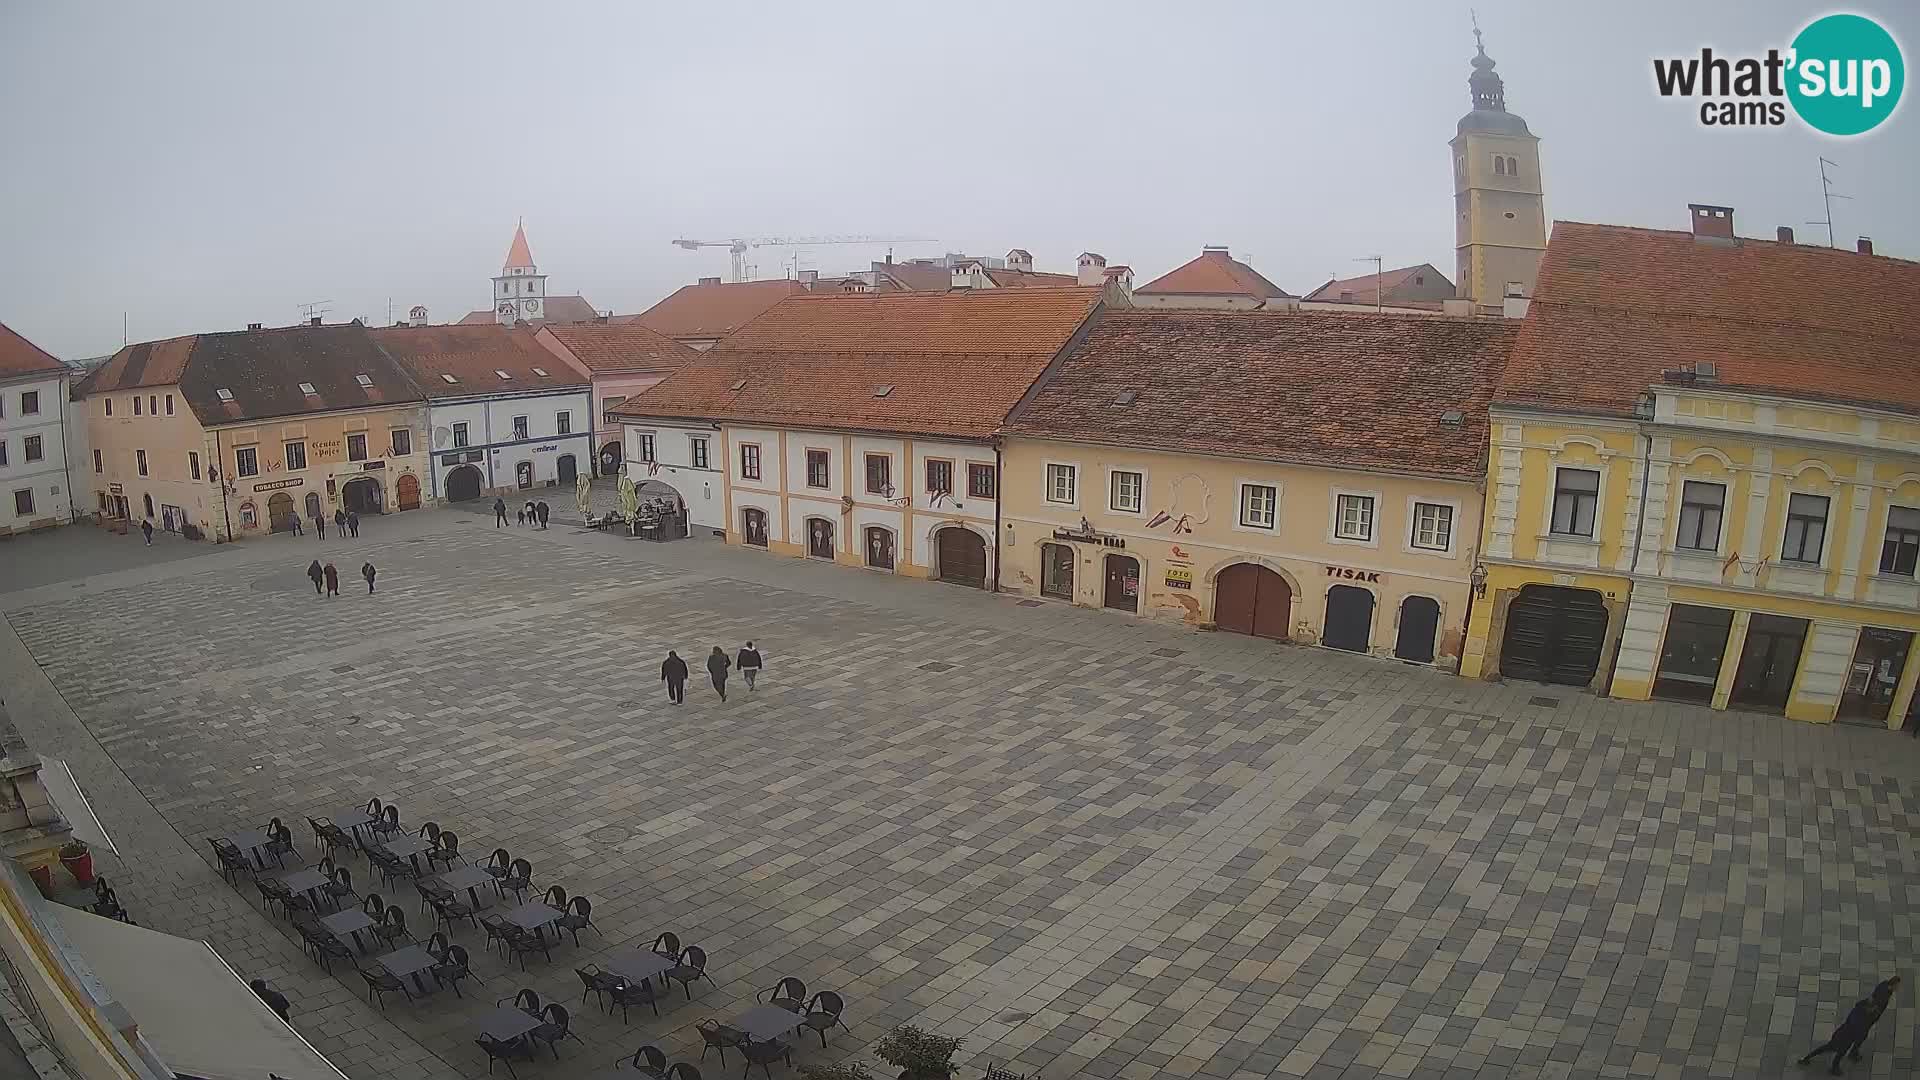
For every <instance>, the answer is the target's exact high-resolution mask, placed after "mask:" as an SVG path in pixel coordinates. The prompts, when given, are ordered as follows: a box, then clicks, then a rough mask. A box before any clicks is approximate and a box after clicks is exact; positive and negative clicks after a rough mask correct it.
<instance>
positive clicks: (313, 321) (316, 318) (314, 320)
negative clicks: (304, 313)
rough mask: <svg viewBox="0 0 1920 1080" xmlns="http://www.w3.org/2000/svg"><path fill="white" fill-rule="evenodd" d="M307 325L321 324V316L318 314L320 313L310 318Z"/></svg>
mask: <svg viewBox="0 0 1920 1080" xmlns="http://www.w3.org/2000/svg"><path fill="white" fill-rule="evenodd" d="M307 325H308V326H319V325H320V316H318V315H315V316H314V317H313V318H311V319H308V320H307Z"/></svg>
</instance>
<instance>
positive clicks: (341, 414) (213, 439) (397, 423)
mask: <svg viewBox="0 0 1920 1080" xmlns="http://www.w3.org/2000/svg"><path fill="white" fill-rule="evenodd" d="M74 396H75V397H76V398H78V399H80V400H82V401H84V402H85V410H84V411H85V415H86V418H87V435H88V445H89V446H90V447H91V448H92V456H93V460H92V462H91V463H90V466H89V467H90V468H91V470H92V471H91V474H90V478H91V479H92V481H93V488H94V490H93V492H92V495H91V497H90V498H89V497H88V496H86V495H84V494H83V495H80V496H78V498H77V502H78V503H79V504H80V505H82V506H86V505H88V504H91V506H92V508H93V509H94V510H96V511H97V512H99V513H100V514H101V515H102V516H103V517H107V518H120V519H125V520H130V521H132V522H134V523H136V524H137V523H139V522H142V521H151V522H153V526H154V528H156V529H165V530H169V531H180V532H183V533H185V534H186V535H188V536H205V537H207V538H209V539H215V540H231V539H237V538H239V537H243V536H247V535H249V534H260V533H266V532H280V531H284V530H288V529H291V528H292V527H293V522H294V520H295V519H296V518H298V519H300V520H303V521H305V522H306V523H307V524H306V527H307V528H312V527H313V525H312V519H313V518H314V517H316V516H323V517H325V518H327V519H328V520H329V521H331V519H332V516H333V514H334V512H335V511H336V510H344V511H352V512H354V513H358V514H361V515H368V514H376V513H384V512H386V511H389V510H411V509H414V508H416V507H418V506H419V505H420V498H421V487H422V478H423V477H424V476H425V475H426V470H427V456H426V451H427V430H426V428H427V424H426V408H425V405H424V399H423V397H422V395H421V393H420V391H419V390H418V389H417V388H416V387H415V385H414V383H413V382H412V381H411V380H410V379H409V378H408V377H407V375H406V373H405V372H404V371H402V370H401V369H400V367H399V366H398V365H397V364H395V363H394V361H393V360H392V359H391V358H390V357H389V356H388V355H387V354H386V353H385V352H383V351H382V350H381V349H380V347H379V346H378V345H377V344H375V343H374V341H373V339H372V337H371V336H370V335H369V334H368V333H367V331H366V329H365V328H364V327H362V326H360V324H358V323H348V324H346V325H344V326H294V327H285V328H279V329H273V330H262V329H259V328H254V329H250V330H246V331H240V332H235V333H224V334H197V335H192V336H188V337H179V338H170V339H168V340H165V341H151V342H142V343H140V344H138V345H129V346H127V347H125V348H123V349H121V350H120V351H119V352H118V353H115V354H114V356H113V358H112V359H110V360H109V361H108V362H107V363H105V364H103V365H102V366H101V367H100V368H99V369H98V370H96V371H95V372H93V373H92V374H91V375H89V376H88V377H87V378H86V379H85V380H83V381H82V382H81V383H80V385H79V386H78V387H77V388H76V389H75V390H74Z"/></svg>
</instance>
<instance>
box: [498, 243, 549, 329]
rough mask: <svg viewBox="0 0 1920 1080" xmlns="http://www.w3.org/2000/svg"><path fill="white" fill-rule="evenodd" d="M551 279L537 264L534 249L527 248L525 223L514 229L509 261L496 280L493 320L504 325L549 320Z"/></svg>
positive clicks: (508, 248) (509, 249) (509, 248)
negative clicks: (548, 287)
mask: <svg viewBox="0 0 1920 1080" xmlns="http://www.w3.org/2000/svg"><path fill="white" fill-rule="evenodd" d="M546 305H547V276H546V275H545V274H542V273H540V268H539V267H537V266H535V265H534V264H533V249H532V248H530V247H528V246H527V228H526V223H525V222H517V223H515V225H514V227H513V243H512V244H510V245H508V247H507V261H506V263H505V264H504V265H502V266H501V267H500V274H499V276H498V277H496V278H494V279H493V317H494V321H495V322H497V323H499V324H500V325H501V326H512V325H514V324H515V323H518V322H540V321H543V320H545V319H546V317H547V311H546Z"/></svg>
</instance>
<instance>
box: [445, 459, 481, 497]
mask: <svg viewBox="0 0 1920 1080" xmlns="http://www.w3.org/2000/svg"><path fill="white" fill-rule="evenodd" d="M479 497H480V470H479V469H478V468H477V467H475V466H472V465H461V466H458V467H457V468H455V469H454V470H453V471H452V472H450V473H448V474H447V501H448V502H465V501H467V500H468V499H477V498H479Z"/></svg>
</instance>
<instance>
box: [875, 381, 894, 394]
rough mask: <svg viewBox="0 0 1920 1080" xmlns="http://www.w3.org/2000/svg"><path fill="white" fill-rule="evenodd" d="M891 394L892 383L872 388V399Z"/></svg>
mask: <svg viewBox="0 0 1920 1080" xmlns="http://www.w3.org/2000/svg"><path fill="white" fill-rule="evenodd" d="M891 393H893V384H892V383H888V384H886V385H885V386H876V387H874V388H873V396H874V397H886V396H887V395H888V394H891Z"/></svg>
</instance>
